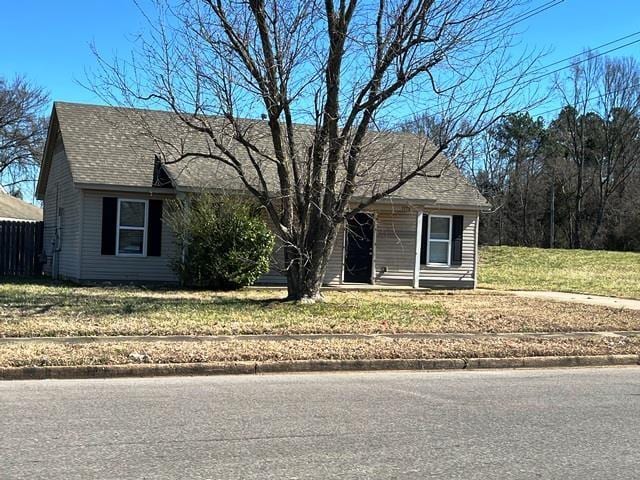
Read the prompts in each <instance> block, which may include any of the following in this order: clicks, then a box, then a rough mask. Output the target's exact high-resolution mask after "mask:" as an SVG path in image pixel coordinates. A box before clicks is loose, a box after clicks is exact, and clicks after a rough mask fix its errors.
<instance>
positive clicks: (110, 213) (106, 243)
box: [100, 197, 118, 255]
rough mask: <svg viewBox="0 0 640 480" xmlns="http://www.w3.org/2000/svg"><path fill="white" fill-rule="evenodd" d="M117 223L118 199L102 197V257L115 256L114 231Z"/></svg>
mask: <svg viewBox="0 0 640 480" xmlns="http://www.w3.org/2000/svg"><path fill="white" fill-rule="evenodd" d="M117 222H118V199H117V198H115V197H102V247H101V249H100V253H102V255H115V254H116V230H117V225H116V223H117Z"/></svg>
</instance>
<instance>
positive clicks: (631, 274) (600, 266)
mask: <svg viewBox="0 0 640 480" xmlns="http://www.w3.org/2000/svg"><path fill="white" fill-rule="evenodd" d="M478 274H479V277H478V281H479V286H480V287H484V288H491V289H496V290H550V291H558V292H573V293H587V294H594V295H611V296H617V297H627V298H637V299H640V253H634V252H608V251H602V250H560V249H542V248H526V247H482V248H481V249H480V265H479V268H478Z"/></svg>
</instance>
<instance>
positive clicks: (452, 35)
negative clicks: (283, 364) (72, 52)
mask: <svg viewBox="0 0 640 480" xmlns="http://www.w3.org/2000/svg"><path fill="white" fill-rule="evenodd" d="M526 3H528V2H526V1H522V0H339V1H338V0H325V1H320V0H246V1H237V0H184V1H182V2H180V3H179V5H177V6H175V5H174V6H173V7H172V4H174V2H166V1H159V2H158V4H157V7H158V8H157V15H154V16H149V17H148V20H149V27H150V31H149V32H147V33H146V34H143V35H142V36H140V37H139V39H138V46H137V49H136V50H135V51H134V52H133V55H132V57H131V59H122V58H115V59H113V60H109V59H105V58H104V57H103V56H101V55H100V54H99V53H98V52H97V50H96V55H97V56H98V59H99V60H100V65H101V70H100V71H99V72H98V73H96V74H95V75H94V76H93V77H90V81H91V83H92V85H93V87H92V88H93V90H94V91H96V92H97V93H100V94H102V95H103V97H104V98H105V100H107V101H108V102H109V103H116V104H122V103H125V104H126V105H128V106H155V107H160V108H163V109H167V110H170V111H172V112H174V113H175V115H176V116H177V117H178V118H179V119H180V122H181V123H182V125H183V127H184V128H185V129H186V130H187V131H190V132H197V133H198V134H200V135H202V136H203V137H205V138H206V140H207V142H208V148H207V149H206V151H202V149H200V150H199V151H190V150H189V148H187V147H186V146H185V145H186V144H187V143H186V142H175V141H170V140H167V139H162V138H159V139H158V143H159V144H162V145H165V146H166V145H167V144H169V143H173V146H174V147H175V152H174V155H173V156H172V157H171V158H167V157H164V159H163V161H165V162H179V161H184V160H185V159H189V158H192V157H198V158H199V159H203V158H206V159H210V160H211V162H212V165H213V164H216V163H217V164H221V165H224V166H225V167H226V168H230V169H232V170H233V172H235V175H237V177H238V178H239V179H240V180H241V181H242V184H243V186H244V188H245V189H246V191H248V192H249V193H251V194H252V195H254V196H255V197H256V198H257V199H258V200H259V201H260V203H261V204H262V206H263V207H264V209H265V210H266V212H267V214H268V216H269V218H270V220H271V222H272V223H273V227H274V229H275V232H276V234H277V235H278V237H279V239H280V240H281V241H282V243H283V245H284V249H285V259H286V263H285V269H286V272H287V279H288V290H289V298H291V299H296V300H297V299H300V300H310V301H313V300H315V299H318V298H319V290H320V286H321V284H322V280H323V276H324V272H325V268H326V265H327V260H328V258H329V256H330V254H331V252H332V250H333V246H334V243H335V240H336V236H337V231H338V227H339V225H340V224H342V223H343V222H344V221H345V219H348V218H351V217H352V216H354V215H355V214H356V213H357V212H359V211H362V210H363V209H366V208H367V207H369V206H371V205H372V204H374V203H375V202H377V201H379V200H380V199H383V198H385V197H387V196H389V195H392V194H393V193H394V192H397V191H398V190H399V189H400V188H402V187H403V186H404V185H405V184H406V183H407V182H410V181H412V180H413V179H415V178H417V177H420V176H421V175H423V174H424V172H425V170H426V169H427V167H428V166H429V165H430V164H431V163H432V162H433V161H434V160H435V159H437V158H439V156H440V155H441V154H442V153H443V152H445V151H446V150H447V149H448V148H450V147H451V146H452V145H453V144H455V143H456V142H458V141H460V140H461V139H464V138H468V137H470V136H473V135H475V134H477V133H478V132H481V131H483V130H484V129H486V128H488V127H489V126H490V125H491V124H492V123H493V122H495V121H496V120H497V119H499V118H500V117H501V116H502V114H503V113H504V112H508V111H514V110H516V108H515V106H514V98H516V97H517V98H518V100H519V101H521V99H522V97H523V88H522V87H523V83H525V77H526V75H527V74H528V73H530V72H531V67H532V65H533V64H534V62H535V60H536V59H535V58H533V56H531V55H530V54H529V53H527V54H524V55H522V56H520V57H519V58H513V57H512V56H511V55H510V49H509V47H510V44H511V40H512V38H513V37H512V29H513V25H514V24H515V23H517V20H518V18H519V17H518V15H519V14H520V15H521V10H520V9H519V7H520V6H521V5H522V4H526ZM415 110H422V111H426V112H428V113H429V115H430V116H431V117H432V118H436V119H438V122H437V124H438V128H437V129H436V130H437V133H438V134H437V136H435V137H433V138H430V139H428V140H427V139H423V140H420V139H419V138H417V137H416V138H415V140H412V142H413V143H414V144H416V143H418V144H420V143H421V145H420V146H419V148H414V149H412V150H411V151H406V152H404V151H403V152H399V155H398V156H399V157H401V158H400V165H398V164H397V163H396V164H394V165H391V164H390V163H389V161H388V156H385V155H384V154H383V152H381V151H380V149H379V148H377V147H376V145H379V142H378V141H379V139H380V138H389V137H388V136H387V137H385V135H386V134H385V132H382V131H380V130H381V129H380V125H382V124H383V123H386V124H389V123H390V121H391V120H392V119H393V118H397V112H398V111H401V112H404V115H405V116H407V115H408V114H414V113H415ZM260 115H264V118H265V120H266V124H267V125H268V131H269V135H268V139H265V138H264V137H261V136H260V135H258V134H257V133H256V129H255V128H254V126H255V122H248V121H245V120H243V117H249V118H251V117H252V118H257V117H258V116H260ZM298 122H302V123H306V124H307V125H300V124H299V123H298ZM153 134H154V135H156V136H158V137H161V134H160V132H154V133H153ZM229 137H231V138H232V140H233V142H234V145H236V146H237V145H239V146H240V150H238V148H235V147H234V148H231V146H230V145H231V144H230V142H229V140H228V139H229ZM265 140H268V141H265ZM271 171H273V172H274V175H273V181H272V176H271ZM380 172H382V173H384V174H386V176H384V175H382V174H381V173H380Z"/></svg>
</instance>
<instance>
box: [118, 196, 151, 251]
mask: <svg viewBox="0 0 640 480" xmlns="http://www.w3.org/2000/svg"><path fill="white" fill-rule="evenodd" d="M122 202H132V203H144V227H129V226H122V225H120V205H121V204H122ZM116 222H117V223H116V256H118V257H146V256H147V229H148V228H147V227H148V225H149V201H148V200H143V199H140V198H118V215H117V221H116ZM120 230H135V231H138V232H139V231H142V253H120Z"/></svg>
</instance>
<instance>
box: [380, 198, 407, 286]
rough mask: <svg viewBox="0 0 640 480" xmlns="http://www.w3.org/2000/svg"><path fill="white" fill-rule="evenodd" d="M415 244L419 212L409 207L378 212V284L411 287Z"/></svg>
mask: <svg viewBox="0 0 640 480" xmlns="http://www.w3.org/2000/svg"><path fill="white" fill-rule="evenodd" d="M415 245H416V213H415V212H413V211H410V210H409V209H408V208H404V209H403V208H396V209H395V211H393V210H380V211H378V212H376V245H375V278H376V283H377V284H380V285H386V284H402V285H411V284H412V282H411V278H413V267H414V264H415Z"/></svg>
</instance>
